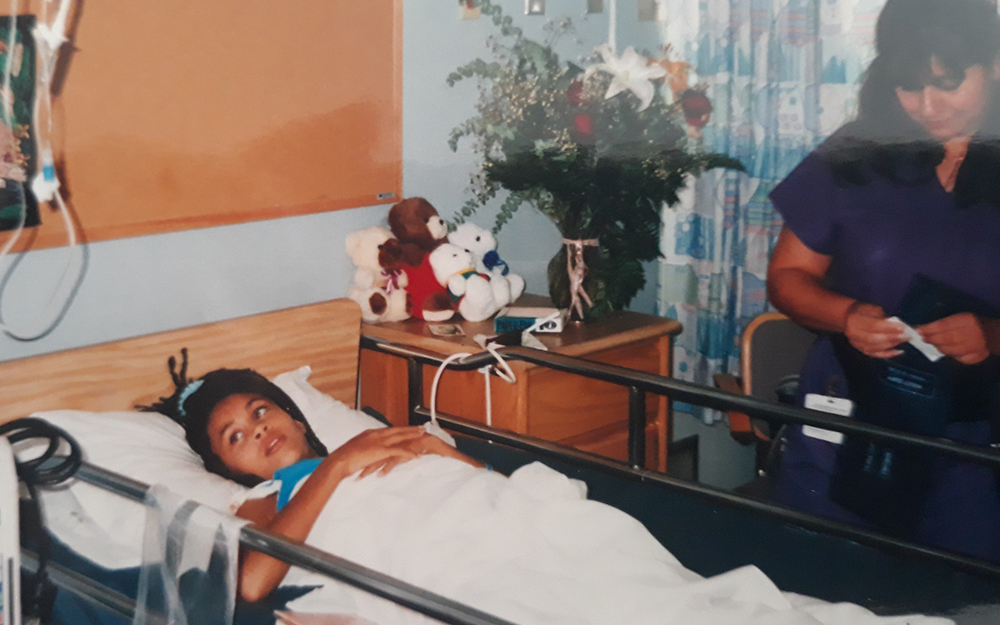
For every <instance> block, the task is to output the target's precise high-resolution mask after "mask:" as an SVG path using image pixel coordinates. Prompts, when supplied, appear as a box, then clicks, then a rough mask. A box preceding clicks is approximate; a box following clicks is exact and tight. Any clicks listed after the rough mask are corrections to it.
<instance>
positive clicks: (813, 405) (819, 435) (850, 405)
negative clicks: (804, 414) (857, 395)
mask: <svg viewBox="0 0 1000 625" xmlns="http://www.w3.org/2000/svg"><path fill="white" fill-rule="evenodd" d="M805 407H806V408H808V409H809V410H818V411H819V412H826V413H828V414H835V415H837V416H839V417H850V416H851V413H852V412H854V402H852V401H851V400H849V399H844V398H842V397H830V396H828V395H820V394H818V393H807V394H806V401H805ZM802 433H803V434H804V435H806V436H808V437H809V438H815V439H818V440H821V441H826V442H828V443H833V444H834V445H840V444H842V443H843V442H844V433H843V432H834V431H831V430H824V429H823V428H818V427H815V426H812V425H803V426H802Z"/></svg>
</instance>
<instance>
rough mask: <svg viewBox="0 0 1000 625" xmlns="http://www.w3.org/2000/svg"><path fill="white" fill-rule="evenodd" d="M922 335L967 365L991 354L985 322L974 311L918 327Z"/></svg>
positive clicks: (942, 351)
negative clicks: (984, 327) (984, 326)
mask: <svg viewBox="0 0 1000 625" xmlns="http://www.w3.org/2000/svg"><path fill="white" fill-rule="evenodd" d="M916 330H917V332H919V333H920V336H921V337H922V338H923V339H924V340H925V341H927V342H928V343H930V344H931V345H933V346H934V347H936V348H938V349H939V350H941V353H943V354H944V355H946V356H951V357H952V358H954V359H955V360H957V361H958V362H960V363H962V364H965V365H974V364H977V363H980V362H982V361H984V360H986V358H987V357H988V356H989V355H990V350H989V347H988V344H987V340H986V333H985V332H984V330H983V324H982V322H981V321H980V319H979V318H978V317H976V316H975V315H973V314H972V313H959V314H957V315H952V316H950V317H945V318H944V319H938V320H937V321H934V322H932V323H928V324H926V325H922V326H920V327H918V328H916Z"/></svg>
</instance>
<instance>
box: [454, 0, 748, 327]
mask: <svg viewBox="0 0 1000 625" xmlns="http://www.w3.org/2000/svg"><path fill="white" fill-rule="evenodd" d="M480 9H481V11H482V13H483V14H484V15H487V16H490V17H491V18H492V21H493V23H494V24H495V25H496V26H497V27H499V30H500V35H499V36H498V37H497V36H495V37H491V39H490V44H491V49H492V53H493V57H494V59H493V60H492V61H490V62H487V61H484V60H482V59H476V60H474V61H472V62H471V63H468V64H466V65H463V66H461V67H459V68H458V69H457V70H456V71H455V72H453V73H452V74H451V75H450V76H449V77H448V84H449V85H450V86H454V85H455V84H456V83H458V82H459V81H461V80H464V79H468V78H477V79H478V84H479V99H478V103H477V105H476V110H477V115H476V116H475V117H473V118H471V119H469V120H466V121H465V122H464V123H462V124H461V125H459V126H457V127H456V128H455V129H454V130H453V131H452V133H451V137H450V139H449V145H450V147H451V148H452V150H457V147H458V144H459V142H460V141H462V140H463V139H471V140H472V141H473V142H474V143H473V148H474V149H475V151H476V152H478V153H479V154H481V155H482V159H483V160H482V163H481V167H480V168H479V170H478V171H477V172H475V173H474V174H473V176H472V190H473V195H474V197H473V198H472V199H470V200H469V201H468V202H466V204H465V205H464V206H463V208H462V212H461V216H460V217H459V218H458V221H459V222H461V221H464V220H465V219H466V218H468V217H470V216H471V215H473V214H474V213H475V212H476V210H477V209H478V208H479V207H480V206H483V205H485V204H486V203H487V202H488V201H489V200H490V199H491V198H493V197H495V196H496V194H497V192H498V191H499V190H500V189H506V190H507V191H508V192H509V195H508V196H507V198H506V199H505V200H504V202H503V204H502V206H501V208H500V211H499V213H498V215H497V221H496V225H495V227H494V232H497V231H499V230H500V228H502V227H503V225H504V224H505V223H507V222H508V221H509V220H510V219H511V218H512V217H513V215H514V214H515V212H516V211H517V210H518V208H519V207H520V206H521V205H523V204H525V203H529V204H533V205H534V206H536V207H537V208H538V210H539V211H541V212H542V213H543V214H544V215H546V216H548V217H549V218H550V219H551V220H552V221H553V222H554V223H555V225H556V226H557V228H558V229H559V231H560V232H561V233H562V235H563V237H564V240H565V242H566V245H565V246H564V247H563V248H562V250H561V251H560V253H559V254H558V255H557V256H556V257H555V258H554V259H553V261H552V263H550V266H549V285H550V294H551V295H552V298H553V301H554V303H555V304H556V305H557V306H560V307H566V306H570V307H571V308H573V309H575V310H576V312H577V315H578V316H583V308H582V305H581V303H580V300H581V299H582V300H584V301H586V302H588V303H590V304H591V306H590V308H589V310H588V311H587V316H588V317H593V316H598V315H600V314H603V313H604V312H607V311H608V310H615V309H621V308H624V307H625V306H626V305H627V304H628V303H629V302H630V301H631V300H632V298H633V297H634V296H635V294H636V293H637V292H638V291H639V290H640V289H641V288H642V287H643V286H644V284H645V277H644V275H643V268H642V261H646V260H652V259H654V258H656V257H658V256H659V230H660V214H659V210H660V206H661V204H662V203H663V202H666V203H667V204H672V203H674V202H676V201H677V192H678V190H679V189H680V188H682V187H683V185H684V177H685V174H688V173H699V172H701V171H704V170H705V169H709V168H713V167H733V168H741V166H740V164H739V162H738V161H736V160H734V159H731V158H729V157H727V156H724V155H719V154H710V153H703V152H699V151H696V150H689V149H688V135H689V132H688V129H687V128H686V127H685V124H686V122H685V119H686V118H691V119H692V121H693V122H694V123H695V124H698V123H700V124H701V125H703V124H704V121H705V120H706V119H707V118H706V117H705V116H706V115H707V114H708V113H710V111H711V105H710V104H708V108H707V109H706V108H705V105H706V104H707V103H708V102H707V99H705V98H704V95H703V94H701V99H699V98H698V92H695V91H692V90H689V89H687V88H686V80H685V78H686V76H682V75H679V72H684V71H686V66H685V65H684V64H681V63H672V62H669V60H668V59H664V62H663V63H655V62H652V61H650V60H648V59H646V58H644V57H643V56H641V55H639V54H638V53H636V52H635V50H633V49H632V48H627V49H626V50H625V51H624V52H623V53H622V54H621V55H620V56H619V55H617V54H616V53H615V52H614V51H613V50H611V49H610V47H608V46H601V47H599V48H598V49H597V50H596V55H595V56H594V57H592V58H591V59H589V60H590V61H591V62H590V64H589V65H588V66H586V67H583V66H581V65H577V64H574V63H570V62H564V61H562V60H561V59H560V58H559V56H558V55H557V54H556V53H555V52H554V51H553V44H554V42H555V40H556V39H558V37H559V36H561V35H563V34H565V33H567V32H569V31H570V30H571V28H572V24H571V23H570V22H569V20H562V21H559V22H550V23H549V24H548V25H547V26H546V30H547V32H548V35H549V41H548V42H546V43H539V42H536V41H533V40H531V39H528V38H527V37H525V36H524V34H523V32H522V31H521V29H520V28H517V27H516V26H514V25H513V20H512V19H511V18H510V17H508V16H505V15H503V13H502V11H501V9H500V7H499V6H497V5H494V4H492V3H491V2H490V0H482V1H481V2H480ZM668 68H670V69H672V70H673V71H672V72H668ZM672 86H673V87H674V88H676V87H678V86H680V87H681V88H682V89H683V91H681V93H679V94H675V93H674V88H672ZM688 92H690V93H688ZM678 95H683V96H686V97H687V98H688V100H689V101H691V102H695V103H696V104H697V105H698V106H700V108H699V109H698V111H693V109H692V111H693V112H692V111H689V113H690V115H687V116H686V114H685V110H684V98H683V97H676V96H678ZM692 98H693V99H692ZM691 115H694V118H692V117H691ZM699 116H700V117H699ZM690 134H694V133H690ZM567 286H568V289H567Z"/></svg>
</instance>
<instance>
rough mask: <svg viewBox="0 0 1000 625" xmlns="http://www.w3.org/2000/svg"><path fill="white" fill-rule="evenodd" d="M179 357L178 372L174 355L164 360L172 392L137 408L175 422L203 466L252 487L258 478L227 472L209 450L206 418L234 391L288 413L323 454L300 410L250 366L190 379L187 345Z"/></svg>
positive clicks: (219, 460)
mask: <svg viewBox="0 0 1000 625" xmlns="http://www.w3.org/2000/svg"><path fill="white" fill-rule="evenodd" d="M181 357H182V359H183V360H182V363H181V368H180V371H178V370H177V359H176V358H174V357H173V356H171V357H170V358H169V360H168V361H167V366H168V368H169V369H170V377H171V379H173V382H174V393H173V395H171V396H170V397H161V398H160V400H159V401H158V402H156V403H154V404H152V405H151V406H137V408H138V409H140V410H143V411H146V412H159V413H161V414H164V415H166V416H168V417H170V418H171V419H173V420H174V421H176V422H177V423H179V424H180V425H181V426H182V427H183V428H184V434H185V436H186V438H187V442H188V445H190V446H191V449H193V450H194V452H195V453H196V454H198V455H199V456H201V459H202V461H203V462H204V463H205V469H207V470H208V471H211V472H212V473H215V474H217V475H221V476H222V477H225V478H228V479H231V480H233V481H235V482H239V483H240V484H243V485H244V486H254V485H256V484H259V483H260V482H261V481H262V480H261V479H260V478H259V477H257V476H254V475H238V474H235V473H234V472H233V471H231V470H230V469H229V467H227V466H226V465H225V464H224V463H223V462H222V459H221V458H219V456H218V455H217V454H216V453H215V452H214V451H213V450H212V441H211V439H210V438H209V436H208V420H209V418H210V417H211V416H212V411H213V410H215V407H216V405H218V403H219V402H221V401H222V400H223V399H225V398H227V397H229V396H230V395H236V394H238V393H244V394H249V395H260V396H261V397H264V398H266V399H269V400H271V401H272V402H274V404H275V405H276V406H277V407H278V408H281V409H282V410H284V411H285V412H286V413H288V416H290V417H291V418H292V419H294V420H296V421H298V422H300V423H302V424H303V425H304V426H305V436H306V441H307V442H308V443H309V446H310V447H311V448H312V449H313V451H315V452H316V453H317V454H319V455H320V456H326V455H327V449H326V446H324V445H323V443H321V442H320V440H319V438H318V437H317V436H316V434H315V433H314V432H313V430H312V428H311V427H310V426H309V422H308V421H306V418H305V416H304V415H303V414H302V411H301V410H299V407H298V406H296V405H295V402H294V401H292V398H291V397H289V396H288V395H287V394H286V393H285V392H284V391H283V390H281V389H280V388H278V386H276V385H275V384H274V383H273V382H271V381H270V380H268V379H267V378H265V377H264V376H262V375H261V374H259V373H257V372H256V371H254V370H252V369H216V370H215V371H211V372H209V373H206V374H205V375H204V376H202V377H201V378H199V379H197V380H191V379H189V378H188V377H187V365H188V358H187V348H184V349H181Z"/></svg>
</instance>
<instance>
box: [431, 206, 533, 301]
mask: <svg viewBox="0 0 1000 625" xmlns="http://www.w3.org/2000/svg"><path fill="white" fill-rule="evenodd" d="M448 242H449V243H451V244H453V245H457V246H459V247H461V248H463V249H465V250H466V251H468V252H469V253H470V254H472V260H473V261H474V262H475V264H476V271H478V272H479V273H481V274H485V275H488V276H489V277H490V280H491V281H494V282H499V284H496V285H494V289H495V290H497V289H500V290H503V289H504V288H506V289H507V290H508V292H509V297H506V298H501V299H506V300H507V301H508V302H513V301H514V300H516V299H517V298H519V297H521V293H523V292H524V278H522V277H521V276H519V275H517V274H516V273H513V272H511V270H510V267H508V266H507V263H506V262H504V261H503V260H502V259H501V258H500V255H499V254H498V253H497V240H496V238H495V237H494V236H493V233H492V232H490V231H489V230H486V229H485V228H480V227H479V226H477V225H476V224H473V223H468V222H466V223H464V224H460V225H459V226H458V227H457V228H455V231H454V232H451V233H449V234H448Z"/></svg>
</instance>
